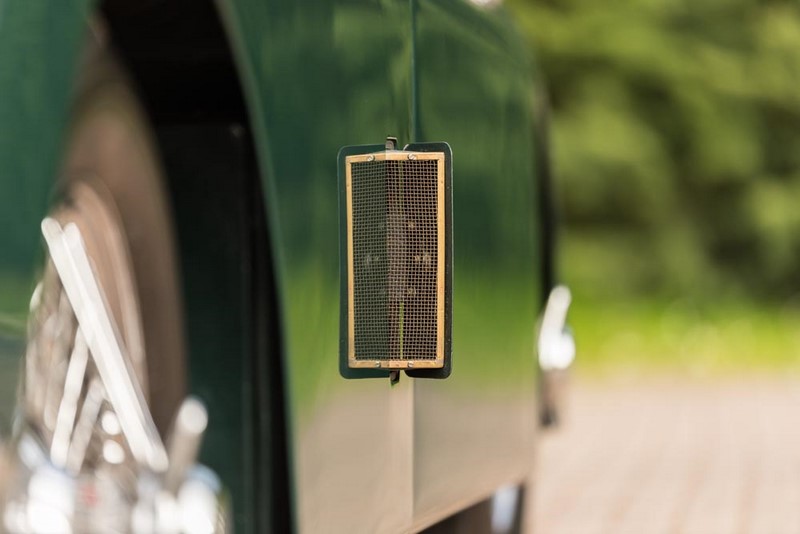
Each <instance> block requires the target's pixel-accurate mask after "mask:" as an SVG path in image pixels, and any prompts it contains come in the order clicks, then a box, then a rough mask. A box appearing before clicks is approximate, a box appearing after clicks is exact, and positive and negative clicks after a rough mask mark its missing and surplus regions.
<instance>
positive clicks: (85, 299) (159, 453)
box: [42, 218, 168, 473]
mask: <svg viewBox="0 0 800 534" xmlns="http://www.w3.org/2000/svg"><path fill="white" fill-rule="evenodd" d="M42 234H43V235H44V238H45V241H46V242H47V247H48V249H49V252H50V257H51V258H52V260H53V264H54V265H55V268H56V271H57V272H58V275H59V278H60V279H61V283H62V284H63V287H64V290H65V291H66V293H67V296H68V298H69V300H70V303H71V304H72V308H73V310H74V312H75V316H76V317H77V319H78V324H79V326H80V328H81V330H82V331H83V333H84V336H85V337H86V343H87V345H88V346H89V350H90V352H91V355H92V359H93V361H94V363H95V365H96V367H97V371H98V373H99V374H100V379H101V380H102V382H103V385H104V386H105V390H106V393H107V395H108V398H109V402H110V403H111V406H112V407H113V408H114V411H115V412H116V414H117V416H118V417H119V420H120V425H121V427H122V431H123V434H124V435H125V438H126V440H127V441H128V445H129V447H130V450H131V453H132V454H133V456H134V458H135V459H136V460H137V461H138V462H139V463H140V464H142V465H145V466H147V467H148V468H149V469H151V470H152V471H153V472H156V473H163V472H164V471H165V470H166V468H167V463H168V458H167V453H166V450H165V449H164V444H163V443H162V441H161V437H160V436H159V434H158V430H157V429H156V426H155V423H154V422H153V419H152V416H151V415H150V411H149V410H148V409H147V404H146V402H145V400H144V395H143V393H142V391H141V388H140V387H139V384H138V382H137V381H136V380H135V379H134V378H133V376H134V375H133V372H132V371H131V369H130V367H129V365H128V364H127V363H126V359H125V357H124V356H123V350H122V347H121V346H120V344H119V342H118V338H117V335H116V333H115V328H114V323H113V319H112V318H111V317H110V315H109V314H108V312H107V310H106V306H105V304H104V300H103V295H102V293H101V291H100V287H99V285H98V283H97V280H96V279H95V277H94V274H93V272H92V268H91V264H90V262H89V258H88V255H87V253H86V250H85V248H84V246H83V240H82V238H81V235H80V231H79V230H78V227H77V226H76V225H75V224H68V225H66V227H65V228H63V229H62V228H61V225H60V224H59V223H58V222H57V221H55V220H54V219H51V218H47V219H45V220H44V221H42Z"/></svg>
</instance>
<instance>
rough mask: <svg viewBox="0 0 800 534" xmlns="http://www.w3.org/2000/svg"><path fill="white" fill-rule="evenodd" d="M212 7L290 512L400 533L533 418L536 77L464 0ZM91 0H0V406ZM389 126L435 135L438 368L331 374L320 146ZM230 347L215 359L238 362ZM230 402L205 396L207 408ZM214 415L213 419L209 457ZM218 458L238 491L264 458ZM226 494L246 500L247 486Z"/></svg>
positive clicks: (470, 479)
mask: <svg viewBox="0 0 800 534" xmlns="http://www.w3.org/2000/svg"><path fill="white" fill-rule="evenodd" d="M218 5H219V7H220V11H221V13H222V15H223V17H224V19H225V22H226V25H227V28H228V31H229V34H230V38H231V40H232V42H233V44H234V49H235V53H236V56H237V62H238V66H239V70H240V75H241V76H242V79H243V85H244V88H245V91H246V96H247V100H248V107H249V112H250V119H251V125H252V128H253V130H254V135H255V145H256V153H257V158H258V160H259V165H260V172H261V175H262V181H263V193H264V201H265V205H266V210H267V218H268V228H269V231H270V241H271V245H272V257H273V258H274V260H275V263H276V264H275V276H276V283H277V291H278V303H279V308H280V319H279V320H280V322H281V334H282V347H283V356H284V363H285V365H286V380H287V386H288V388H287V392H288V398H287V401H288V406H289V412H290V414H289V415H290V416H289V418H288V420H289V421H290V428H289V430H290V435H289V437H288V439H289V440H290V449H289V454H290V462H291V476H292V483H293V486H294V487H293V492H294V502H293V505H294V506H295V511H294V512H295V517H296V520H297V526H298V527H299V528H300V530H303V531H309V532H315V531H351V532H356V531H358V532H380V531H402V530H408V529H409V528H411V527H418V526H422V525H424V524H425V523H429V522H431V521H433V520H435V519H437V518H440V517H441V515H442V514H443V513H445V512H446V511H448V510H449V511H452V510H453V508H452V506H453V505H455V504H456V503H460V504H468V503H469V502H470V501H474V500H476V499H478V498H482V497H485V496H486V495H488V493H489V492H490V491H491V490H493V489H494V488H495V487H496V486H497V485H499V484H502V483H507V482H514V481H520V480H522V479H523V477H524V476H525V475H526V474H527V471H528V469H529V467H530V460H531V454H532V450H531V446H532V439H533V437H534V433H535V426H536V410H535V389H534V388H535V363H534V362H535V359H534V355H533V345H534V322H535V317H536V314H537V312H538V309H537V303H538V302H539V295H537V288H538V287H539V285H538V278H537V277H538V275H539V273H538V272H537V265H538V260H537V258H536V254H535V251H536V250H537V232H538V228H537V226H536V217H537V214H536V213H535V210H534V207H535V206H536V205H537V204H536V199H535V188H534V181H533V180H534V160H533V155H532V154H533V143H534V140H533V138H532V128H531V122H532V120H533V111H532V105H531V102H532V98H533V95H532V90H533V84H534V83H535V80H534V79H532V77H531V74H530V70H529V65H528V62H527V60H526V58H525V57H524V54H523V53H522V50H523V47H522V45H521V43H520V42H519V41H518V40H517V38H516V36H515V35H516V34H515V33H514V31H513V28H512V25H511V23H510V21H509V20H508V18H507V16H506V15H505V13H504V12H503V11H502V10H482V9H479V8H476V7H475V6H472V5H470V4H468V3H466V2H464V1H461V0H443V1H440V2H435V1H433V0H347V1H344V0H331V1H322V0H314V1H305V2H300V1H290V0H271V1H269V2H267V1H265V0H218ZM89 7H90V2H89V1H88V0H83V1H72V2H66V1H64V2H28V1H27V0H6V1H5V2H0V66H2V67H0V247H2V248H0V372H2V375H0V376H2V377H3V379H2V380H3V381H4V382H2V383H0V392H2V394H3V395H4V397H2V398H0V414H1V413H2V410H3V409H7V407H8V406H9V404H8V401H7V400H6V399H8V398H11V397H10V396H9V392H13V387H8V386H9V384H11V383H15V382H16V377H15V376H14V377H12V373H9V372H8V369H9V368H11V367H16V366H17V362H18V358H19V355H20V354H21V351H22V347H23V342H24V317H25V314H26V308H27V301H28V297H29V294H30V290H31V289H32V283H33V279H34V276H35V273H36V271H37V263H36V262H37V257H38V255H39V253H40V250H41V245H40V243H41V240H40V238H39V234H38V223H39V220H40V219H41V217H42V216H43V215H44V213H45V211H46V208H47V204H48V199H49V196H50V194H51V191H52V188H53V177H54V175H55V173H56V168H57V162H58V156H59V151H60V148H59V140H60V138H61V135H62V130H63V125H64V121H65V119H66V116H67V113H68V102H69V96H70V88H71V83H72V79H73V72H74V69H75V66H76V64H77V59H78V51H79V48H80V40H81V35H82V34H83V32H84V30H85V24H86V17H87V12H88V10H89ZM9 125H11V126H10V127H9ZM387 135H394V136H397V137H398V138H399V141H400V144H401V145H404V144H405V143H407V142H412V141H419V142H429V141H447V142H448V143H450V145H451V146H452V149H453V167H454V179H453V182H454V183H453V193H454V205H453V211H454V294H453V302H454V310H453V314H454V315H453V373H452V376H451V377H450V378H448V379H446V380H443V381H432V380H430V381H426V380H421V379H411V378H408V377H405V376H404V377H403V378H402V379H401V381H400V383H399V384H398V385H396V386H394V387H390V385H389V382H388V380H385V379H380V380H377V379H376V380H372V379H370V380H357V381H347V380H344V379H343V378H341V376H340V375H339V372H338V367H337V365H338V333H339V304H340V302H339V271H338V268H339V257H338V251H339V243H338V211H337V210H338V202H337V198H338V197H337V179H336V153H337V151H338V149H339V148H340V147H341V146H345V145H354V144H371V143H380V142H382V141H383V139H384V138H385V137H386V136H387ZM226 272H228V271H226ZM229 274H230V273H229ZM231 283H234V282H233V281H232V282H231ZM200 305H201V304H197V306H200ZM231 331H232V330H231ZM229 335H231V336H235V335H236V334H233V333H230V334H229ZM217 341H218V340H217ZM232 341H233V340H232ZM200 342H202V339H201V340H200ZM239 359H240V358H239V356H238V355H237V356H233V357H232V359H231V360H228V361H227V362H226V363H227V364H229V365H233V364H236V365H239V367H238V369H239V370H241V369H243V368H242V367H241V364H242V362H240V361H238V360H239ZM9 362H10V363H9ZM204 365H205V367H204V369H205V371H203V374H204V375H208V376H206V377H205V378H204V377H202V376H201V377H197V379H196V380H195V377H194V376H193V383H194V384H198V383H199V384H201V386H200V387H205V386H202V384H206V385H207V386H209V387H211V386H213V384H214V383H215V379H217V378H220V377H214V376H213V375H214V372H213V370H214V367H213V362H212V361H210V360H207V361H206V362H205V364H204ZM3 366H5V367H3ZM239 376H246V375H243V374H242V375H239ZM6 381H7V382H6ZM226 384H227V383H226ZM242 387H244V386H242ZM11 395H13V393H11ZM240 401H241V399H230V398H228V399H227V401H226V400H222V401H220V404H224V407H222V406H221V407H220V410H221V411H220V413H219V414H218V417H225V416H226V413H228V414H230V413H233V411H235V410H237V409H238V408H237V407H238V406H240ZM235 420H236V421H237V423H236V424H237V425H238V426H237V433H236V436H234V438H233V439H248V436H251V435H252V433H250V432H249V431H248V429H247V428H244V427H242V426H241V425H247V424H248V423H247V422H242V421H244V419H242V418H239V419H235ZM0 430H2V426H0ZM228 430H229V426H228V422H226V423H225V424H224V425H223V426H222V427H221V428H218V429H217V430H213V433H214V435H212V436H210V441H211V442H212V443H214V444H216V445H215V449H214V450H215V451H216V452H214V453H213V454H215V455H219V454H222V452H220V451H224V448H225V443H226V436H230V434H226V433H227V432H228ZM238 460H239V459H237V461H238ZM229 464H230V465H229V466H228V468H229V469H231V470H236V469H241V471H242V472H241V473H239V474H238V475H237V476H236V479H235V480H236V481H235V482H234V484H236V485H237V487H239V488H246V487H251V486H248V485H249V484H253V485H258V480H257V479H258V477H268V476H269V473H262V472H258V473H257V474H256V471H250V469H251V467H248V465H249V464H247V461H246V460H244V461H243V463H238V464H237V463H236V462H234V461H232V462H229ZM231 466H233V467H231ZM248 478H249V481H248V480H246V479H248ZM229 479H231V478H230V477H229ZM238 491H240V492H241V491H243V490H242V489H240V490H238ZM243 509H244V510H245V511H244V514H245V515H251V514H255V513H257V509H258V503H244V504H243ZM240 511H241V509H240ZM243 521H245V522H243V523H240V524H244V525H246V526H252V525H253V524H254V523H248V522H247V520H243Z"/></svg>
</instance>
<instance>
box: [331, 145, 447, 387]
mask: <svg viewBox="0 0 800 534" xmlns="http://www.w3.org/2000/svg"><path fill="white" fill-rule="evenodd" d="M451 161H452V152H451V150H450V147H449V145H447V143H415V144H410V145H406V146H405V147H404V148H403V149H402V150H397V138H395V137H387V138H386V142H385V143H384V144H383V145H366V146H351V147H344V148H342V149H341V150H340V151H339V213H340V257H341V269H340V272H341V292H340V294H341V322H340V365H339V368H340V371H341V374H342V375H343V376H344V377H345V378H365V377H377V376H387V375H389V374H390V372H391V371H399V370H404V371H406V373H407V374H409V375H411V376H418V377H429V378H445V377H447V376H448V375H449V374H450V356H451V350H450V347H451V331H452V327H451V321H450V318H451V315H452V298H451V293H452V292H451V287H452V206H451V198H452V164H451ZM395 376H396V375H395Z"/></svg>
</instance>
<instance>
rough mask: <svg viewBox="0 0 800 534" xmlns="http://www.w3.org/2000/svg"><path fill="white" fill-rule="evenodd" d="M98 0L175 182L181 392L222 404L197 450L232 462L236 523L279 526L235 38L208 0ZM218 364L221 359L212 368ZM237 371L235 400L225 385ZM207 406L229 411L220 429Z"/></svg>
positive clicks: (255, 198)
mask: <svg viewBox="0 0 800 534" xmlns="http://www.w3.org/2000/svg"><path fill="white" fill-rule="evenodd" d="M99 8H100V12H101V15H102V19H103V23H104V26H105V29H106V31H107V38H108V41H109V42H110V43H111V45H112V46H113V48H114V49H115V52H116V53H117V55H118V56H119V57H120V59H121V60H122V62H123V64H124V65H125V66H126V68H127V70H128V72H129V74H130V75H131V77H132V79H133V81H134V82H135V85H136V87H137V89H138V93H139V97H140V99H141V100H142V103H143V105H144V107H145V109H146V111H147V113H148V116H149V118H150V121H151V124H152V125H153V127H154V130H155V133H156V139H157V144H158V149H159V150H160V152H161V155H162V159H163V162H164V166H165V175H166V176H167V181H168V182H169V183H168V187H169V189H170V191H171V193H172V203H173V210H174V213H175V220H176V224H177V227H178V228H177V231H178V232H177V233H178V241H179V246H180V252H181V256H182V257H183V262H182V267H181V275H182V277H183V287H184V301H185V302H186V306H187V308H188V309H187V313H186V315H187V337H188V341H189V342H188V352H189V354H188V355H187V361H188V362H189V367H190V380H189V382H190V391H192V392H195V393H199V394H200V396H201V397H203V396H206V397H207V402H208V403H214V404H218V405H219V406H210V412H211V425H212V427H210V434H211V435H210V436H209V437H208V440H209V443H210V444H209V447H208V448H209V449H210V452H209V451H208V450H204V455H205V458H201V459H204V460H205V461H207V462H209V463H215V462H217V463H218V462H223V463H224V464H226V468H223V469H221V471H222V472H223V473H224V472H225V471H226V469H227V471H228V472H229V473H234V472H235V471H238V472H239V473H238V475H236V476H233V477H232V480H233V485H234V486H235V487H234V488H231V493H232V495H233V499H234V502H233V507H234V513H235V516H236V517H235V526H236V530H244V531H248V530H249V531H274V532H282V531H287V529H288V528H289V525H291V516H290V510H291V507H290V506H289V503H290V498H289V487H290V484H289V473H288V461H287V451H288V450H289V449H288V446H287V440H288V434H287V430H286V429H287V424H286V417H287V416H288V415H287V414H288V411H287V409H286V400H285V399H286V397H285V395H284V387H285V386H284V380H283V376H284V367H283V361H282V356H281V355H282V345H281V335H280V333H281V321H280V317H281V314H280V305H279V298H278V293H277V287H278V286H277V283H276V279H275V276H276V274H275V273H276V271H275V263H274V261H273V259H274V258H275V256H276V253H275V250H274V249H273V247H272V243H274V241H273V240H272V239H271V238H270V233H271V232H270V224H269V211H270V210H269V207H268V206H265V202H266V201H265V197H267V196H265V195H264V189H265V187H267V186H266V182H265V181H264V180H263V176H265V173H264V172H263V169H262V168H260V167H261V166H262V165H263V163H261V162H260V161H259V160H260V159H262V158H259V157H258V156H259V154H258V152H257V149H256V146H255V143H254V135H253V125H252V124H251V120H250V117H251V112H250V110H249V106H248V104H247V102H246V98H245V91H244V90H243V82H242V77H241V76H240V73H239V70H238V68H237V62H236V58H235V52H234V50H233V49H232V47H231V45H230V42H231V36H230V35H229V34H228V31H227V29H226V26H225V25H224V23H223V20H222V17H221V9H220V8H219V7H218V6H217V4H216V3H215V2H214V1H213V0H146V1H142V0H133V1H131V0H105V1H103V2H101V3H100V4H99ZM216 251H219V253H216ZM214 308H216V310H215V309H214ZM209 327H212V328H211V331H209ZM214 329H216V330H217V331H218V332H217V334H218V335H214V332H213V330H214ZM228 349H230V353H229V354H224V353H223V352H224V351H226V350H228ZM215 351H216V353H215ZM219 366H228V369H227V370H224V371H221V372H215V371H216V370H218V369H219ZM237 382H238V385H239V388H240V390H239V391H238V399H237V396H236V395H234V394H232V393H231V392H230V391H227V393H226V388H227V387H229V386H232V385H235V384H236V383H237ZM226 395H227V396H226ZM214 399H217V401H215V400H214ZM237 407H238V408H240V409H241V412H240V413H239V412H237ZM215 408H216V410H215ZM215 411H217V416H218V419H222V418H224V419H225V420H226V423H225V425H223V426H222V427H218V428H217V429H216V430H214V428H213V424H214V415H215V414H214V412H215ZM231 419H232V420H233V422H231ZM231 431H234V432H235V433H236V435H231V434H230V432H231ZM237 437H238V438H239V439H242V440H244V441H249V442H250V445H249V446H248V445H246V444H245V445H243V447H242V448H241V449H240V450H239V451H238V452H240V453H241V454H242V458H229V457H228V455H233V456H235V455H237V452H235V451H230V450H228V451H225V450H223V449H225V447H226V445H225V444H226V443H229V442H232V441H234V440H235V439H236V438H237ZM212 467H215V468H216V466H214V465H212ZM218 471H220V469H218ZM223 478H224V474H223Z"/></svg>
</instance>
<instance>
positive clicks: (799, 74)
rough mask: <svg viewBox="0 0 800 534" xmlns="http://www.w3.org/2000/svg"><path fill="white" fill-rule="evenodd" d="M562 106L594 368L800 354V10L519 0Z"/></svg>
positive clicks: (580, 313)
mask: <svg viewBox="0 0 800 534" xmlns="http://www.w3.org/2000/svg"><path fill="white" fill-rule="evenodd" d="M508 5H509V7H510V8H511V10H512V13H513V14H514V16H515V17H516V18H517V20H518V22H519V25H520V27H521V29H522V30H523V33H524V35H525V38H526V39H527V40H528V42H529V43H530V47H531V51H532V54H533V55H534V56H535V58H536V62H537V64H538V66H539V69H540V72H541V74H542V75H543V76H544V78H546V82H547V87H548V91H549V98H550V103H551V109H552V113H551V115H552V116H551V134H552V142H551V145H552V149H553V153H552V154H553V161H554V173H555V177H556V183H557V190H558V194H559V199H558V200H559V203H558V204H559V206H560V209H561V213H560V215H561V221H562V223H563V224H564V226H563V229H562V232H561V235H560V238H561V239H560V256H559V257H560V262H559V263H560V271H561V273H562V279H563V280H564V281H565V282H566V283H568V284H569V285H570V286H571V287H572V289H573V293H574V297H575V298H574V304H573V313H572V317H571V322H572V324H573V326H574V330H575V333H576V337H577V340H578V345H579V349H580V351H579V353H580V364H579V366H578V372H579V373H580V374H582V375H597V374H602V373H603V372H604V371H607V370H609V369H614V371H615V372H619V370H620V369H625V370H633V371H650V370H660V371H671V372H678V373H689V374H691V375H693V376H698V375H699V376H708V375H711V376H715V375H719V374H729V373H741V372H743V371H747V372H750V371H754V370H759V371H761V370H763V371H775V370H780V371H782V372H786V371H789V370H790V369H795V368H797V363H798V362H800V292H799V291H800V8H798V7H797V5H796V4H795V3H792V2H788V1H786V2H783V1H771V2H770V1H756V0H726V1H718V0H708V1H702V2H697V1H691V0H628V1H625V0H623V1H611V2H595V1H590V0H549V1H546V0H540V1H531V0H509V2H508Z"/></svg>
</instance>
